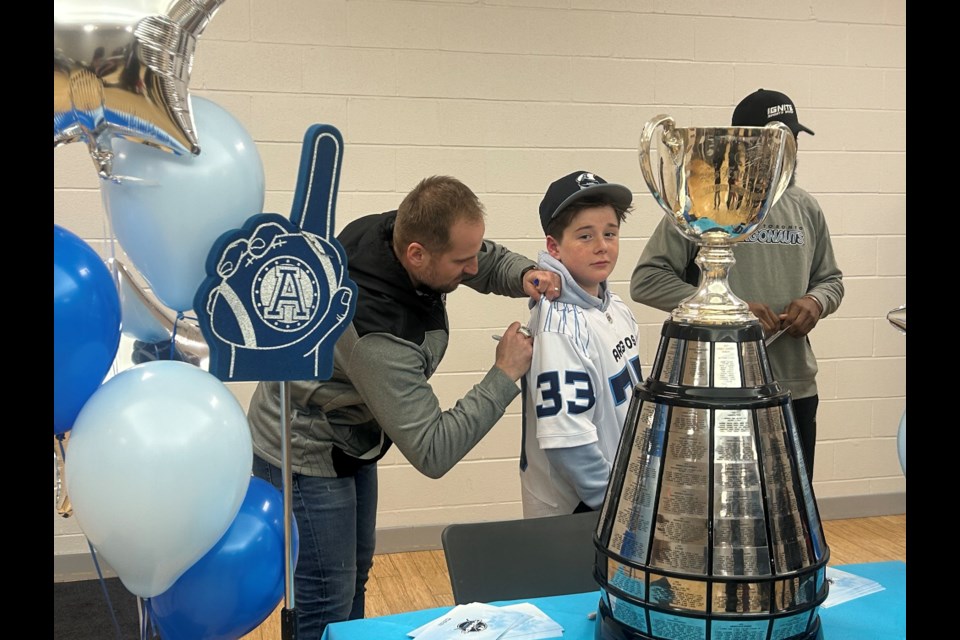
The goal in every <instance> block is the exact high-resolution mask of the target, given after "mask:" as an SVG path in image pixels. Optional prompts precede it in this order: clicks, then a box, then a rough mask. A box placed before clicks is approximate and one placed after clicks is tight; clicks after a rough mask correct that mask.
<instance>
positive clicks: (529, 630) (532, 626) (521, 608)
mask: <svg viewBox="0 0 960 640" xmlns="http://www.w3.org/2000/svg"><path fill="white" fill-rule="evenodd" d="M500 608H501V609H503V610H505V611H517V612H520V613H522V614H524V615H525V616H527V617H526V619H525V620H521V621H520V622H518V623H517V624H516V625H514V626H513V627H511V628H510V629H509V630H508V631H507V632H506V633H505V634H503V636H501V638H502V640H540V639H541V638H559V637H561V636H562V635H563V627H561V626H560V625H559V624H558V623H557V622H556V621H555V620H553V619H552V618H551V617H550V616H548V615H547V614H545V613H544V612H543V611H541V610H540V609H538V608H537V607H536V606H535V605H532V604H530V603H529V602H520V603H517V604H509V605H506V606H504V607H500Z"/></svg>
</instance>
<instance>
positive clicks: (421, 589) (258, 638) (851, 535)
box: [241, 514, 907, 640]
mask: <svg viewBox="0 0 960 640" xmlns="http://www.w3.org/2000/svg"><path fill="white" fill-rule="evenodd" d="M822 524H823V535H824V537H825V538H826V541H827V546H829V547H830V562H829V564H830V565H831V566H838V565H844V564H859V563H862V562H881V561H884V560H902V561H903V562H906V561H907V516H906V515H905V514H904V515H895V516H879V517H875V518H854V519H850V520H824V521H823V523H822ZM282 606H283V604H282V603H281V605H280V607H278V608H277V610H276V611H275V612H274V613H273V615H271V616H270V617H269V618H267V620H266V621H264V623H263V624H262V625H260V626H259V627H258V628H257V629H254V630H253V631H252V632H250V633H249V634H247V635H246V636H244V637H243V638H242V639H241V640H277V639H279V638H280V637H281V633H280V616H279V613H280V609H281V607H282ZM445 606H449V607H452V606H453V593H452V592H451V590H450V581H449V576H448V575H447V565H446V561H445V560H444V557H443V551H440V550H438V551H413V552H410V553H390V554H382V555H378V556H375V557H374V562H373V570H372V572H371V574H370V581H369V583H368V584H367V617H368V618H374V617H378V616H385V615H390V614H393V613H403V612H405V611H415V610H417V609H429V608H433V607H445Z"/></svg>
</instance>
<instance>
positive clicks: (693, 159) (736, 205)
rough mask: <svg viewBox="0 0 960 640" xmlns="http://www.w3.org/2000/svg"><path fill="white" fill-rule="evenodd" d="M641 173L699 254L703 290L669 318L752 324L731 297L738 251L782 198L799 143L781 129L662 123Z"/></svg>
mask: <svg viewBox="0 0 960 640" xmlns="http://www.w3.org/2000/svg"><path fill="white" fill-rule="evenodd" d="M639 152H640V169H641V172H642V173H643V178H644V180H645V181H646V183H647V186H648V187H649V188H650V192H651V193H652V194H653V197H654V198H655V199H656V201H657V203H658V204H659V205H660V207H661V208H663V210H664V211H665V212H666V213H667V214H669V216H668V217H669V218H670V219H671V220H672V221H673V222H674V224H675V225H676V227H677V229H678V230H679V231H680V232H681V233H683V234H684V236H686V237H687V238H688V239H689V240H691V241H693V242H696V243H697V244H698V245H699V246H700V251H699V253H698V255H697V259H696V263H697V264H698V265H699V266H700V271H701V274H702V276H701V279H700V287H699V289H698V290H697V292H696V293H694V294H693V295H692V296H691V297H689V298H687V299H686V300H684V301H683V302H681V303H680V306H678V307H677V308H676V309H675V310H674V311H673V313H672V314H671V317H672V318H673V319H674V320H677V321H678V322H686V323H694V324H740V323H745V322H750V321H754V320H755V318H754V316H753V314H751V313H750V309H749V307H748V306H747V304H746V303H745V302H743V301H742V300H740V299H739V298H738V297H737V296H736V295H734V294H733V292H732V291H730V287H729V285H728V284H727V272H728V271H729V269H730V267H732V266H733V264H734V263H735V259H734V256H733V248H732V247H733V244H734V243H736V242H739V241H741V240H744V239H746V238H747V237H748V236H750V234H752V233H753V232H754V231H756V229H757V228H758V227H759V226H760V223H761V222H763V219H764V218H765V217H766V216H767V213H768V212H769V211H770V208H771V207H772V206H773V204H774V203H775V202H776V201H777V200H778V199H779V198H780V196H781V195H783V192H784V191H785V190H786V188H787V186H788V185H789V184H790V178H791V177H792V176H793V170H794V168H795V167H796V158H797V142H796V138H794V136H793V133H792V132H791V131H790V128H789V127H787V126H786V125H785V124H783V123H781V122H776V121H774V122H771V123H770V124H768V125H767V126H765V127H687V128H678V127H676V125H675V122H674V120H673V118H672V117H670V116H668V115H659V116H656V117H655V118H653V119H652V120H650V121H649V122H647V123H646V125H644V127H643V132H642V133H641V135H640V144H639Z"/></svg>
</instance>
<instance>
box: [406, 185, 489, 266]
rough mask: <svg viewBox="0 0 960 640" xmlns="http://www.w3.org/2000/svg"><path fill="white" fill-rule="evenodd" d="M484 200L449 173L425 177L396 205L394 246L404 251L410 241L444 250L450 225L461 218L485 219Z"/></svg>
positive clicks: (432, 248)
mask: <svg viewBox="0 0 960 640" xmlns="http://www.w3.org/2000/svg"><path fill="white" fill-rule="evenodd" d="M484 215H485V212H484V209H483V204H482V203H481V202H480V199H479V198H477V196H476V194H475V193H474V192H473V191H471V190H470V188H469V187H468V186H467V185H465V184H463V183H462V182H460V181H459V180H457V179H456V178H452V177H450V176H431V177H429V178H424V179H423V180H421V181H420V183H419V184H417V186H416V187H414V188H413V190H412V191H411V192H410V193H408V194H407V196H406V197H405V198H404V199H403V202H401V203H400V206H399V207H398V208H397V220H396V222H395V223H394V227H393V248H394V251H396V252H397V255H400V254H402V253H403V251H405V250H406V248H407V246H409V245H410V243H411V242H419V243H420V244H422V245H423V246H424V248H425V249H426V250H427V251H430V252H433V253H443V252H444V251H446V250H447V249H448V248H449V247H450V229H451V228H452V227H453V225H454V223H456V222H459V221H461V220H466V221H468V222H476V223H480V222H483V219H484Z"/></svg>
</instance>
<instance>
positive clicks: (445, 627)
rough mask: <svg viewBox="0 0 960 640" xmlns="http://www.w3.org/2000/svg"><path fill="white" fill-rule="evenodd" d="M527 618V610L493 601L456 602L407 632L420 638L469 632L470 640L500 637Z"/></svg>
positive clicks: (436, 639)
mask: <svg viewBox="0 0 960 640" xmlns="http://www.w3.org/2000/svg"><path fill="white" fill-rule="evenodd" d="M526 618H527V616H526V615H525V614H523V613H520V612H518V611H505V610H504V609H501V608H500V607H494V606H493V605H489V604H483V603H480V602H471V603H470V604H459V605H457V606H455V607H454V608H453V609H451V610H450V611H449V612H448V613H447V614H446V615H443V616H440V617H439V618H436V619H435V620H433V621H432V622H428V623H427V624H425V625H423V626H422V627H418V628H417V629H414V630H413V631H411V632H409V633H408V634H407V635H408V636H412V637H415V638H417V640H451V639H452V638H463V637H464V633H467V632H469V638H470V640H498V639H499V638H502V637H503V635H504V634H505V633H506V632H507V630H508V629H510V628H512V627H513V626H514V625H516V624H517V623H519V622H522V621H523V620H525V619H526Z"/></svg>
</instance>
